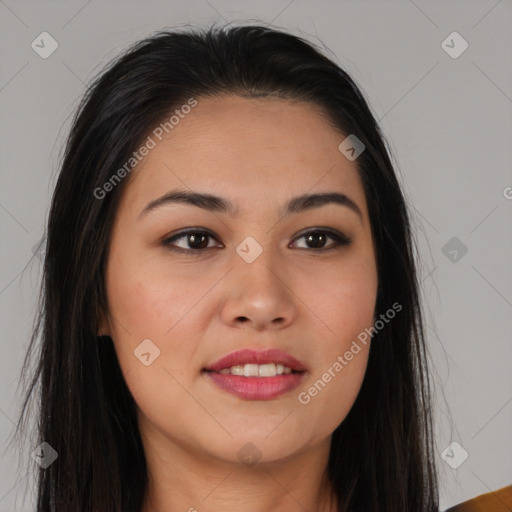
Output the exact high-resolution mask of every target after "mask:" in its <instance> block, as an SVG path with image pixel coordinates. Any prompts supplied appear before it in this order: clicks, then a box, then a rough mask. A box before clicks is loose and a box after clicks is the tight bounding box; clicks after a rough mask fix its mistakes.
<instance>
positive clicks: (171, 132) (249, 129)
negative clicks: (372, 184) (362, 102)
mask: <svg viewBox="0 0 512 512" xmlns="http://www.w3.org/2000/svg"><path fill="white" fill-rule="evenodd" d="M178 110H180V109H179V108H178ZM185 111H187V112H188V113H186V114H185V113H184V112H185ZM172 114H173V113H172V112H171V113H170V114H169V118H170V117H171V115H172ZM167 120H168V118H166V119H165V120H164V122H165V121H167ZM164 126H166V129H162V127H164ZM149 136H150V137H151V138H152V139H153V141H154V143H155V145H154V148H152V149H151V150H150V151H149V153H148V154H147V156H145V157H144V159H143V160H142V162H141V163H140V164H139V165H138V166H137V167H136V170H135V171H134V172H133V173H132V175H131V177H130V180H129V183H128V184H127V186H126V190H125V191H124V194H123V195H125V196H127V197H128V198H129V199H131V200H130V201H129V202H130V204H137V206H140V205H141V202H143V201H146V202H147V201H148V200H151V199H154V198H155V197H156V196H157V195H160V194H163V193H165V192H166V191H167V190H170V189H172V188H176V187H180V188H191V189H194V191H200V192H210V193H218V194H219V195H227V196H229V197H230V198H232V200H233V201H235V202H236V203H237V205H239V206H240V207H241V208H243V206H244V204H245V205H247V208H249V207H251V208H252V206H255V205H260V206H263V205H264V204H270V203H274V202H276V203H278V205H281V204H282V203H283V198H286V197H291V196H295V195H299V194H304V193H307V192H310V193H313V192H315V191H316V190H317V189H322V190H325V189H335V190H336V191H338V192H342V193H346V194H350V195H351V197H352V199H354V200H356V201H358V202H359V204H360V206H361V209H363V210H364V209H365V198H364V191H363V189H362V185H361V181H360V178H359V173H358V170H357V167H356V164H355V162H353V161H349V160H348V159H347V158H345V156H343V155H342V154H341V153H340V151H339V150H338V146H339V144H340V142H341V141H342V140H343V139H344V138H345V137H346V136H345V135H344V134H342V133H341V132H340V131H338V130H335V129H334V128H333V127H332V125H331V124H330V123H329V122H328V120H327V119H326V117H324V115H323V113H322V111H321V110H320V109H319V107H317V106H316V105H313V104H310V103H305V102H299V101H291V100H285V99H276V98H272V99H270V98H257V99H253V98H250V99H248V98H241V97H238V96H216V97H208V98H197V105H196V106H195V107H193V108H191V109H190V110H189V109H186V110H184V111H183V112H181V115H180V116H175V117H174V118H173V123H172V124H170V123H169V124H167V125H164V124H161V125H160V127H155V128H154V129H152V131H151V132H150V133H149ZM221 192H223V193H222V194H221Z"/></svg>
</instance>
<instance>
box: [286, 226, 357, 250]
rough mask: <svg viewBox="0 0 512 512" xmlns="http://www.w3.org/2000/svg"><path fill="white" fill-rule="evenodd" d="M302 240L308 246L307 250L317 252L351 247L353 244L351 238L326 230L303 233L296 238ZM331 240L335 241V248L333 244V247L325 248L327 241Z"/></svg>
mask: <svg viewBox="0 0 512 512" xmlns="http://www.w3.org/2000/svg"><path fill="white" fill-rule="evenodd" d="M301 238H303V239H304V240H305V241H306V244H307V246H306V247H305V249H311V250H316V251H318V252H320V251H328V250H331V249H336V248H337V247H340V246H345V245H349V244H350V243H351V242H352V240H351V239H350V238H349V237H347V236H345V235H343V234H342V233H339V232H337V231H331V230H324V229H317V230H312V231H308V232H307V233H303V234H302V235H301V236H299V237H298V238H296V240H299V239H301ZM329 238H330V239H332V240H334V241H335V243H334V247H333V246H332V244H331V247H325V244H326V241H327V240H328V239H329Z"/></svg>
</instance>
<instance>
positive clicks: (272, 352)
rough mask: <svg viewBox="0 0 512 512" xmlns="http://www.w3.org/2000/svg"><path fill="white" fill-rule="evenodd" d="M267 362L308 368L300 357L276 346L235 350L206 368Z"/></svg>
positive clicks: (219, 368) (220, 368) (210, 369)
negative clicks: (262, 348) (265, 348)
mask: <svg viewBox="0 0 512 512" xmlns="http://www.w3.org/2000/svg"><path fill="white" fill-rule="evenodd" d="M266 363H276V364H282V365H284V366H288V367H289V368H291V369H292V370H295V371H297V372H303V371H306V370H307V368H306V366H305V365H304V363H302V362H301V361H299V360H298V359H295V357H293V356H291V355H290V354H288V353H287V352H284V351H282V350H279V349H274V348H271V349H267V350H251V349H248V348H245V349H242V350H236V351H235V352H231V353H229V354H227V355H225V356H224V357H221V358H220V359H219V360H218V361H216V362H215V363H213V364H212V365H211V366H207V367H206V368H205V370H207V371H214V372H218V371H220V370H223V369H224V368H231V367H232V366H238V365H244V364H266ZM289 375H291V374H289ZM233 377H234V375H233ZM248 378H249V377H244V379H248ZM263 378H264V379H265V380H268V379H272V378H274V377H263Z"/></svg>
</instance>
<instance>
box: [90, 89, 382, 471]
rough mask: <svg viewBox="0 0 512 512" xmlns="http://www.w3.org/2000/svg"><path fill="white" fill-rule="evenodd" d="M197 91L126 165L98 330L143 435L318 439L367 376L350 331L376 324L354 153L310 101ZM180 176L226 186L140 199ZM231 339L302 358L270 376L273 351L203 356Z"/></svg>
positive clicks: (238, 440)
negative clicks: (324, 197) (186, 197)
mask: <svg viewBox="0 0 512 512" xmlns="http://www.w3.org/2000/svg"><path fill="white" fill-rule="evenodd" d="M197 100H198V103H197V105H196V106H195V107H194V108H191V109H190V112H189V113H188V114H186V115H185V114H183V113H182V114H181V116H179V122H178V123H175V124H174V127H173V128H172V129H170V128H169V125H168V126H167V130H168V133H166V131H165V130H162V129H160V130H159V131H158V130H157V131H156V132H153V133H152V134H150V136H151V138H152V140H153V142H154V143H155V147H154V148H152V149H149V153H148V154H147V156H146V157H145V158H144V159H143V161H142V162H141V163H139V164H138V165H137V166H136V167H135V168H134V169H133V170H132V171H131V176H130V179H129V182H128V183H127V184H126V187H125V189H124V191H123V195H122V197H121V202H120V205H119V208H118V211H117V214H116V218H115V223H114V228H113V232H112V237H111V243H110V252H109V259H108V267H107V272H106V289H107V295H108V306H109V311H108V313H107V314H106V321H104V322H102V325H101V331H100V334H108V335H110V336H111V337H112V339H113V342H114V345H115V350H116V352H117V356H118V358H119V363H120V365H121V368H122V371H123V374H124V377H125V379H126V383H127V385H128V387H129V389H130V391H131V393H132V394H133V397H134V399H135V401H136V403H137V406H138V417H139V425H140V429H141V434H142V436H143V439H144V440H145V441H146V442H148V443H152V444H153V446H158V447H159V450H164V449H169V450H174V451H175V452H177V451H178V450H180V449H183V450H186V451H187V453H193V454H195V455H196V456H197V457H201V460H206V459H205V457H206V458H208V460H213V459H216V460H222V461H224V462H235V463H241V462H245V463H247V462H248V461H249V460H254V461H256V460H259V461H260V463H264V462H272V461H277V460H280V459H283V458H285V457H288V456H290V455H294V454H295V455H298V454H299V453H305V452H306V451H307V450H312V449H315V448H318V447H320V446H323V447H324V448H326V447H327V448H326V449H327V450H328V443H329V441H330V436H331V434H332V432H333V430H334V429H335V428H336V427H337V426H338V425H339V424H340V423H341V422H342V421H343V419H344V418H345V417H346V415H347V413H348V412H349V410H350V408H351V406H352V405H353V403H354V401H355V399H356V396H357V394H358V392H359V389H360V386H361V383H362V380H363V377H364V373H365V369H366V364H367V357H368V350H369V343H368V344H366V345H365V344H363V343H361V342H359V341H357V340H358V335H359V334H360V333H362V332H363V331H364V330H365V328H369V327H371V326H372V325H373V319H374V317H373V314H374V308H375V303H376V294H377V271H376V261H375V253H374V246H373V241H372V235H371V229H370V222H369V217H368V210H367V205H366V200H365V194H364V191H363V187H362V184H361V181H360V178H359V175H358V172H357V170H356V161H351V160H349V159H347V158H346V157H345V156H344V154H342V153H341V152H340V150H339V149H338V146H339V144H340V143H341V142H342V141H343V140H344V139H345V136H344V135H342V134H340V133H339V132H337V131H335V130H334V129H333V128H332V127H331V126H330V125H329V124H328V123H327V121H326V120H325V119H324V118H323V117H321V115H320V114H319V112H318V109H317V108H316V107H314V106H312V105H309V104H306V103H301V102H291V101H286V100H275V99H243V98H239V97H233V96H223V97H215V98H206V99H203V98H198V99H197ZM185 110H187V111H188V109H184V111H185ZM155 134H158V135H159V136H157V135H155ZM160 139H161V140H160ZM148 140H149V139H148ZM146 143H147V146H148V147H149V146H152V145H153V143H151V142H150V143H148V141H146ZM125 179H126V178H125ZM176 190H179V191H181V192H183V193H186V194H189V193H190V194H191V193H194V194H209V195H213V196H217V197H219V198H222V199H219V200H215V201H213V200H211V199H208V200H204V199H203V200H201V201H200V202H199V203H198V204H196V205H193V204H189V203H187V202H184V201H171V200H168V201H160V202H159V204H153V207H151V208H148V205H149V204H151V203H152V202H154V201H155V200H158V199H159V198H161V197H163V196H165V195H166V194H169V193H171V192H172V191H176ZM326 193H327V194H340V195H344V196H346V197H347V198H349V200H350V201H351V202H352V203H353V205H355V206H351V205H350V204H351V203H350V202H349V201H345V202H344V204H340V202H332V201H331V202H319V203H316V204H315V202H314V201H311V202H309V203H308V202H306V203H304V202H302V201H299V202H298V203H296V204H295V208H291V209H290V211H288V210H287V207H288V204H289V203H290V201H293V199H294V198H297V197H299V196H304V195H310V194H326ZM221 201H222V203H227V204H228V205H230V207H228V208H226V209H224V208H221V207H220V204H221ZM357 210H358V211H357ZM192 228H193V229H192ZM184 230H190V231H191V232H192V233H189V235H188V236H187V235H186V234H185V233H183V232H184ZM333 234H334V237H333ZM336 234H339V236H340V237H341V238H340V239H341V242H340V241H337V238H336ZM178 235H179V236H178ZM344 237H348V238H349V239H350V240H351V242H350V243H349V244H348V245H347V244H344V243H343V240H344ZM170 239H172V240H170ZM166 241H167V242H166ZM354 341H357V346H358V347H359V351H357V349H355V346H354ZM240 349H250V350H252V351H255V352H257V353H260V352H262V351H265V350H267V349H277V350H280V351H283V352H285V353H287V354H288V355H289V356H292V357H293V358H295V359H296V360H298V361H299V362H300V363H301V366H300V367H299V366H297V367H296V369H299V370H302V371H300V372H298V373H296V372H295V371H294V372H293V373H291V374H290V373H283V374H282V375H277V376H265V375H266V374H269V375H272V374H273V373H274V371H275V372H281V371H282V372H288V370H284V369H283V368H282V367H280V365H281V364H282V365H283V366H287V364H286V363H287V362H288V367H290V368H291V367H292V366H293V364H292V363H291V362H289V361H286V360H285V359H281V357H280V356H279V355H276V354H275V353H274V354H270V356H269V357H268V358H267V359H264V358H259V356H258V354H256V355H254V358H253V359H246V360H242V359H240V358H238V359H237V358H236V357H235V359H233V360H231V361H228V362H224V363H221V364H220V367H222V368H224V373H222V372H220V367H219V368H218V370H219V371H218V372H213V371H206V370H205V369H206V368H210V367H211V366H213V365H214V363H215V362H216V361H218V360H219V359H220V358H223V357H224V356H226V355H227V354H230V353H232V352H234V351H238V350H240ZM347 352H351V353H352V357H350V358H349V357H348V356H346V354H347ZM340 358H341V359H340ZM341 360H343V363H342V362H341ZM247 361H249V362H250V363H252V364H251V365H250V366H244V364H245V363H247ZM280 361H281V362H280ZM237 362H238V363H240V364H239V365H237V364H236V363H237ZM257 362H260V363H262V365H261V366H254V365H255V364H256V363H257ZM232 363H233V364H232ZM263 363H265V364H264V365H263ZM272 363H277V364H276V366H275V367H274V366H273V365H272ZM336 363H338V365H336ZM231 365H233V366H239V368H238V369H236V368H235V369H234V370H228V369H226V368H230V367H231ZM340 366H341V368H342V369H341V370H340ZM228 371H231V372H234V373H235V374H236V373H240V372H241V373H243V372H244V371H245V372H246V373H247V374H248V375H249V376H245V375H235V376H233V375H231V374H229V375H228V374H227V372H228ZM254 372H256V373H257V374H258V377H256V376H254ZM259 375H261V376H259ZM265 379H268V380H265ZM315 383H316V384H315ZM160 453H162V452H160ZM183 453H184V452H183ZM251 457H252V459H251ZM212 458H213V459H212Z"/></svg>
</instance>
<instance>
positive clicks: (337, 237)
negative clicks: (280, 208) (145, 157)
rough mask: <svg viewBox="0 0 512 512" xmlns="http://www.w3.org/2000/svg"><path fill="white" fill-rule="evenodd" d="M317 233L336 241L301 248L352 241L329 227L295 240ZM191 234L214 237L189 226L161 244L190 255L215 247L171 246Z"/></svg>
mask: <svg viewBox="0 0 512 512" xmlns="http://www.w3.org/2000/svg"><path fill="white" fill-rule="evenodd" d="M318 233H321V234H323V235H327V236H328V238H332V239H333V240H334V241H335V242H336V243H335V244H334V246H333V247H327V248H321V249H315V248H305V249H302V250H306V251H313V252H327V251H332V250H335V249H339V248H341V247H345V246H348V245H350V244H351V243H352V239H351V238H350V237H348V236H346V235H344V234H342V233H339V232H337V231H333V230H331V229H320V228H316V229H312V230H310V231H306V232H305V233H302V234H301V235H299V236H298V237H297V238H295V240H298V239H300V238H304V237H306V236H308V235H311V234H318ZM191 234H194V235H197V234H201V235H206V236H208V237H210V238H214V239H216V238H215V236H214V235H213V234H212V233H210V232H209V231H205V230H200V229H196V228H190V229H187V230H184V231H180V232H179V233H176V234H175V235H173V236H172V237H168V238H166V239H164V240H162V245H163V246H164V247H166V248H167V249H169V250H170V251H174V252H179V253H183V254H188V255H191V254H193V253H195V254H194V255H199V254H201V253H202V252H204V251H206V250H208V249H215V247H204V248H201V249H194V248H190V249H183V248H182V247H172V246H171V244H172V242H175V241H176V240H179V239H181V238H185V237H186V236H187V235H191Z"/></svg>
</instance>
